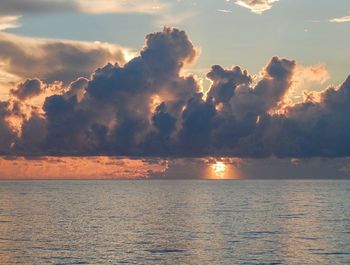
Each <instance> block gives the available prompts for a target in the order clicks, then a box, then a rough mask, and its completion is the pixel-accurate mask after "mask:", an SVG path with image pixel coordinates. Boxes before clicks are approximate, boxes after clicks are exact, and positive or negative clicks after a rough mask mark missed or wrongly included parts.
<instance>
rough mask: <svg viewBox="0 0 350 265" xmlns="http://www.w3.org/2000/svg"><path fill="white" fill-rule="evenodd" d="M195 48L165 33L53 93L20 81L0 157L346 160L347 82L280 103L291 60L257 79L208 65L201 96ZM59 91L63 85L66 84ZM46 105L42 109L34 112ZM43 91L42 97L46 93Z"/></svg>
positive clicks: (6, 106) (7, 105)
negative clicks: (207, 83)
mask: <svg viewBox="0 0 350 265" xmlns="http://www.w3.org/2000/svg"><path fill="white" fill-rule="evenodd" d="M197 56H198V50H197V49H196V48H195V47H194V45H193V44H192V43H191V41H190V40H189V38H188V36H187V34H186V33H185V32H184V31H180V30H177V29H170V28H165V29H164V30H163V31H162V32H157V33H153V34H150V35H148V36H146V43H145V47H144V48H143V49H142V50H141V51H140V53H139V55H138V56H137V57H135V58H133V59H132V60H130V61H129V62H127V63H126V64H125V65H123V66H121V65H118V64H110V63H109V64H107V65H105V66H104V67H102V68H99V69H97V70H96V71H95V72H94V73H93V75H92V76H91V78H90V79H86V78H78V79H77V80H75V81H73V82H72V83H71V84H70V85H69V86H67V87H62V88H57V87H55V89H52V84H47V83H45V82H43V81H41V80H38V79H35V78H33V79H30V80H26V81H24V82H22V83H20V84H19V85H18V86H17V87H16V88H13V89H12V90H11V94H12V97H11V98H10V99H9V100H8V101H3V102H0V154H1V155H24V156H35V155H38V156H47V155H53V156H64V155H69V156H97V155H110V156H134V157H206V156H220V157H251V158H256V157H270V156H277V157H345V156H349V155H350V140H349V135H350V118H349V116H348V113H349V111H350V77H349V78H348V79H347V80H346V81H345V82H344V83H343V84H342V85H341V86H340V87H337V88H335V87H330V88H328V89H326V90H325V91H324V92H322V93H318V94H315V93H314V94H310V95H308V97H307V98H306V99H305V101H304V102H302V103H298V104H289V105H288V104H285V101H284V98H285V95H286V94H287V92H288V90H289V89H290V88H291V87H292V85H293V80H294V79H295V76H294V75H295V74H296V73H297V71H296V68H297V66H296V62H295V61H293V60H287V59H281V58H277V57H274V58H272V59H271V60H270V62H268V64H267V65H266V67H265V68H264V70H263V71H262V73H261V77H260V78H259V79H258V80H256V79H255V78H253V77H252V76H251V75H250V74H249V73H248V72H247V71H246V70H244V69H242V68H240V67H238V66H236V67H233V68H231V69H224V68H223V67H221V66H219V65H214V66H212V68H211V70H210V72H209V73H208V74H207V78H208V79H210V80H211V82H212V85H211V87H210V89H209V91H206V92H205V93H204V92H203V91H202V88H201V86H200V84H199V82H198V80H197V78H196V77H195V76H193V75H187V76H184V75H183V74H182V73H183V72H184V71H182V70H183V68H184V66H186V65H188V64H191V63H193V62H194V61H195V59H196V57H197ZM62 86H63V85H62ZM48 90H50V93H49V96H45V97H44V104H43V106H42V107H38V106H37V105H35V106H33V105H31V102H32V101H33V99H35V98H36V97H40V96H43V95H47V93H48V92H47V91H48ZM45 93H46V94H45Z"/></svg>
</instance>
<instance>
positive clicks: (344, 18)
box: [329, 15, 350, 23]
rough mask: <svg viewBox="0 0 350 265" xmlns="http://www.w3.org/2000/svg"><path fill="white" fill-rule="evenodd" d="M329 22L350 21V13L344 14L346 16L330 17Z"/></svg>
mask: <svg viewBox="0 0 350 265" xmlns="http://www.w3.org/2000/svg"><path fill="white" fill-rule="evenodd" d="M329 22H332V23H345V22H350V15H349V16H344V17H339V18H333V19H330V20H329Z"/></svg>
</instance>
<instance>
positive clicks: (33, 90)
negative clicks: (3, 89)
mask: <svg viewBox="0 0 350 265" xmlns="http://www.w3.org/2000/svg"><path fill="white" fill-rule="evenodd" d="M42 86H43V84H42V82H41V81H40V80H39V79H28V80H26V81H25V82H24V83H20V84H18V86H17V88H16V89H12V90H11V93H12V95H14V96H15V97H17V98H18V99H20V100H25V99H27V98H31V97H35V96H37V95H40V94H41V93H42V91H43V88H42Z"/></svg>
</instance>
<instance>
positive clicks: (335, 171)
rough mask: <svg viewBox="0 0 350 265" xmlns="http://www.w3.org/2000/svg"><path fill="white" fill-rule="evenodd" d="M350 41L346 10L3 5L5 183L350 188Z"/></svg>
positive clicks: (1, 162) (1, 150) (29, 0)
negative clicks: (342, 181)
mask: <svg viewBox="0 0 350 265" xmlns="http://www.w3.org/2000/svg"><path fill="white" fill-rule="evenodd" d="M349 32H350V2H349V1H348V0H337V1H334V0H333V1H332V0H319V1H305V0H240V1H236V0H215V1H210V0H203V1H191V0H149V1H148V0H129V1H123V0H55V1H53V0H50V1H49V0H1V1H0V179H114V178H116V179H119V178H120V179H133V178H137V179H144V178H162V179H163V178H203V179H242V178H243V179H244V178H349V177H350V160H349V157H350V138H349V135H350V117H349V113H350V76H349V74H350V48H349V43H350V34H349ZM348 76H349V78H348Z"/></svg>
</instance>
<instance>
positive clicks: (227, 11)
mask: <svg viewBox="0 0 350 265" xmlns="http://www.w3.org/2000/svg"><path fill="white" fill-rule="evenodd" d="M216 11H218V12H221V13H232V11H231V10H228V9H216Z"/></svg>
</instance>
